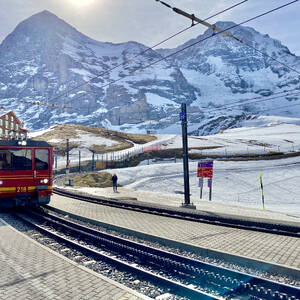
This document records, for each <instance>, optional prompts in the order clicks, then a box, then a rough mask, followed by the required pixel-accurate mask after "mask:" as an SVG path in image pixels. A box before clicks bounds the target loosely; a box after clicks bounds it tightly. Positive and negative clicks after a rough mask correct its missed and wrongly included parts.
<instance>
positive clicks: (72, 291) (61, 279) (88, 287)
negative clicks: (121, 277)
mask: <svg viewBox="0 0 300 300" xmlns="http://www.w3.org/2000/svg"><path fill="white" fill-rule="evenodd" d="M3 216H4V215H3V213H0V236H1V238H0V269H1V276H0V299H1V300H12V299H18V300H25V299H26V300H27V299H28V300H29V299H30V300H32V299H34V300H37V299H43V300H46V299H55V300H59V299H61V300H68V299H70V300H71V299H72V300H79V299H80V300H81V299H86V300H91V299H101V300H104V299H107V300H112V299H114V300H138V299H149V298H148V297H146V296H143V295H140V294H139V293H137V292H135V291H133V290H131V289H129V288H127V287H125V286H123V285H121V284H119V283H117V282H114V281H113V280H110V279H108V278H106V277H104V276H102V275H100V274H97V273H95V272H93V271H91V270H89V269H87V268H85V267H83V266H80V265H77V264H76V263H73V262H71V261H70V260H68V259H67V258H65V257H64V256H62V255H60V254H57V253H55V252H54V251H52V250H50V249H48V248H47V247H45V246H42V245H40V244H39V243H37V242H35V241H33V240H32V239H30V238H29V237H27V236H26V235H25V234H23V233H20V232H19V231H16V230H15V229H14V228H12V227H11V226H10V225H8V224H7V223H6V222H5V221H4V220H3Z"/></svg>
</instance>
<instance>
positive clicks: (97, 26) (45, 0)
mask: <svg viewBox="0 0 300 300" xmlns="http://www.w3.org/2000/svg"><path fill="white" fill-rule="evenodd" d="M164 1H165V2H167V3H169V4H170V5H171V6H172V7H178V8H180V9H182V10H185V11H186V12H188V13H193V14H195V15H196V16H197V17H199V18H202V19H205V18H207V17H209V16H211V15H213V14H214V13H216V12H218V11H221V10H223V9H224V8H227V7H230V6H231V5H234V4H236V3H238V2H240V1H241V0H164ZM288 2H290V1H288V0H265V1H262V0H248V1H247V2H246V3H244V4H242V5H240V6H239V7H237V8H235V9H233V10H231V11H229V12H226V13H224V14H222V15H220V16H218V17H216V18H213V19H211V20H210V22H211V23H215V22H217V21H220V20H222V21H233V22H236V23H239V22H242V21H244V20H246V19H249V18H251V17H254V16H256V15H258V14H261V13H263V12H265V11H267V10H269V9H272V8H275V7H277V6H280V5H283V4H285V3H288ZM45 9H47V10H49V11H51V12H52V13H54V14H56V15H57V16H58V17H60V18H62V19H63V20H65V21H66V22H68V23H69V24H71V25H72V26H74V27H75V28H76V29H77V30H78V31H80V32H82V33H84V34H86V35H88V36H89V37H91V38H94V39H96V40H98V41H103V42H114V43H120V42H127V41H137V42H140V43H143V44H145V45H147V46H152V45H154V44H156V43H158V42H160V41H161V40H163V39H165V38H166V37H168V36H170V35H172V34H174V33H176V32H178V31H180V30H181V29H183V28H185V27H187V26H189V25H190V24H191V22H190V20H188V19H186V18H184V17H182V16H180V15H177V14H175V13H174V12H173V11H172V10H170V9H168V8H167V7H165V6H163V5H162V4H160V3H159V2H157V1H155V0H0V42H2V40H3V39H4V38H5V37H6V36H7V35H8V34H9V33H10V32H12V31H13V30H14V28H15V27H16V26H17V25H18V23H20V22H21V21H22V20H24V19H26V18H28V17H30V16H31V15H33V14H35V13H37V12H40V11H42V10H45ZM299 15H300V1H298V2H296V3H294V4H292V5H290V6H289V7H285V8H283V9H281V10H280V11H277V12H274V13H272V14H270V15H267V16H264V17H262V18H260V19H259V20H256V21H252V22H249V23H248V24H246V25H247V26H251V27H254V28H255V29H256V30H258V31H259V32H261V33H263V34H266V33H267V34H269V35H270V36H271V37H273V38H276V39H278V40H280V41H281V42H282V43H283V44H284V45H286V46H287V47H288V48H289V49H290V50H291V52H293V53H295V54H296V55H298V56H300V38H299V31H300V18H299ZM205 29H206V28H204V27H202V25H198V26H196V27H194V28H192V29H190V30H188V31H186V32H185V33H184V34H182V35H180V36H179V37H176V38H174V39H172V40H171V41H170V42H168V43H166V44H164V45H162V46H161V47H163V48H171V47H175V46H178V45H179V44H182V43H184V42H186V41H187V40H189V39H191V38H194V37H196V36H198V35H199V34H201V33H203V31H204V30H205Z"/></svg>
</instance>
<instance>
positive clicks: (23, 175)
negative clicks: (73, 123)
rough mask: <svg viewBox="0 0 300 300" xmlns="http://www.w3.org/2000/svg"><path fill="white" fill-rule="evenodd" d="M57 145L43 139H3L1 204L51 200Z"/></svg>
mask: <svg viewBox="0 0 300 300" xmlns="http://www.w3.org/2000/svg"><path fill="white" fill-rule="evenodd" d="M52 165H53V148H52V147H51V146H50V145H49V144H48V143H46V142H43V141H31V140H27V141H16V140H10V141H3V140H2V141H0V207H18V206H36V205H42V204H47V203H49V202H50V196H51V194H52Z"/></svg>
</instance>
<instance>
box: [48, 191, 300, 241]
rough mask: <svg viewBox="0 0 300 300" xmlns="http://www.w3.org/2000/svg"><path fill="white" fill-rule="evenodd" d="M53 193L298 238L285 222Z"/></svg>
mask: <svg viewBox="0 0 300 300" xmlns="http://www.w3.org/2000/svg"><path fill="white" fill-rule="evenodd" d="M53 192H54V193H55V194H57V195H61V196H65V197H69V198H72V199H77V200H81V201H87V202H91V203H95V204H100V205H107V206H112V207H117V208H123V209H128V210H134V211H138V212H142V213H149V214H155V215H160V216H165V217H171V218H177V219H183V220H187V221H194V222H201V223H207V224H211V225H216V226H223V227H230V228H237V229H244V230H250V231H258V232H264V233H270V234H278V235H285V236H292V237H300V225H298V224H296V223H295V224H293V225H291V224H289V223H287V222H280V221H275V220H274V221H273V222H270V221H268V220H263V219H257V220H255V219H251V218H246V217H245V218H242V217H240V218H239V217H236V216H232V215H217V214H214V215H209V214H206V213H205V212H201V211H199V210H198V211H194V210H189V209H177V208H172V207H167V206H166V205H165V206H162V205H161V206H156V205H152V204H151V205H149V203H137V201H125V200H118V199H114V198H105V197H97V196H91V195H82V194H80V193H79V192H77V193H76V194H75V192H71V191H67V190H64V189H60V188H56V187H55V188H53ZM128 200H130V199H128Z"/></svg>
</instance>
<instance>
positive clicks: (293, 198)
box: [108, 157, 300, 218]
mask: <svg viewBox="0 0 300 300" xmlns="http://www.w3.org/2000/svg"><path fill="white" fill-rule="evenodd" d="M213 169H214V175H213V185H212V202H218V203H223V204H226V203H227V204H232V205H237V206H244V207H249V208H258V209H262V197H261V187H260V172H262V179H263V187H264V196H265V209H267V210H273V211H279V212H288V213H292V214H299V218H300V184H299V182H300V157H296V158H287V159H279V160H265V161H264V160H262V161H214V168H213ZM108 171H109V172H111V173H116V174H117V175H118V178H119V183H120V184H121V185H122V186H124V187H126V188H129V189H133V190H141V191H149V192H159V193H163V194H166V196H170V195H171V194H172V195H174V196H175V195H177V194H178V193H179V192H183V191H184V188H183V186H184V184H183V165H182V163H181V162H177V163H174V162H173V163H165V164H153V165H151V164H150V165H144V166H137V167H134V168H124V169H113V170H108ZM189 175H190V192H191V201H192V202H194V203H197V205H199V206H200V207H201V200H200V188H199V187H198V183H199V179H198V178H197V162H190V163H189ZM182 199H183V198H182ZM202 199H203V200H209V188H208V187H207V179H205V181H204V188H203V195H202ZM165 204H167V203H165ZM170 205H173V204H172V203H171V202H170ZM177 206H178V202H177Z"/></svg>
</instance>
